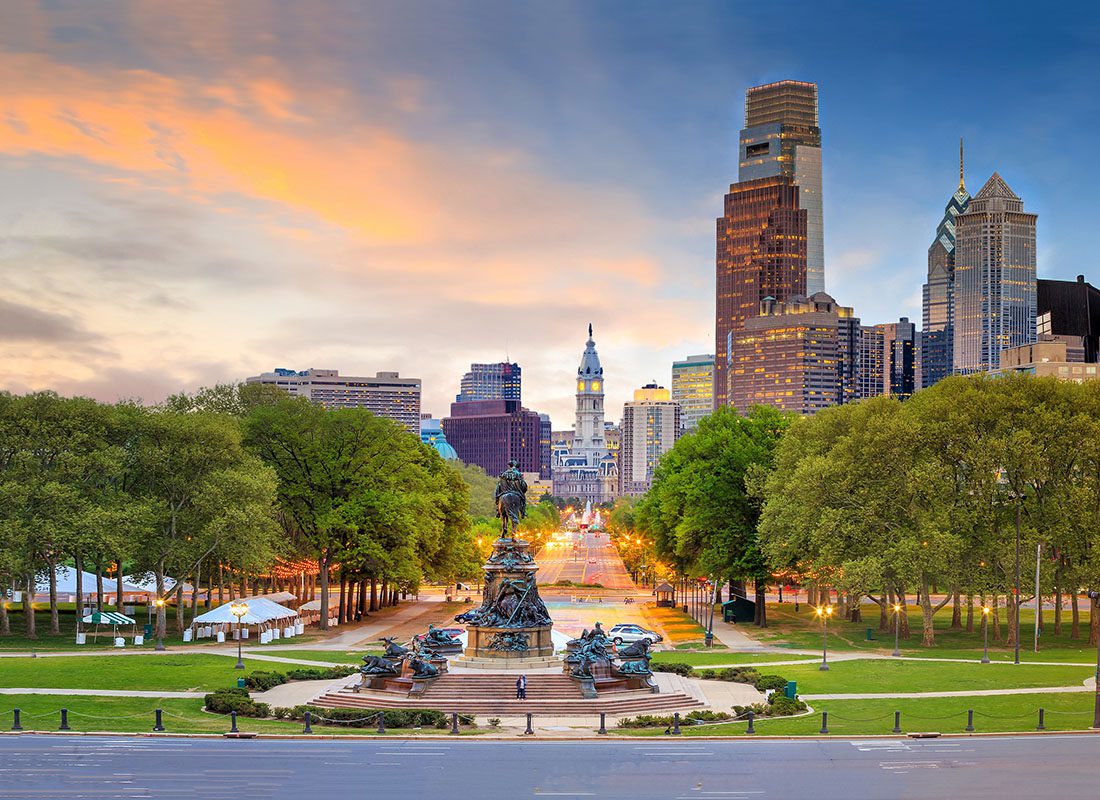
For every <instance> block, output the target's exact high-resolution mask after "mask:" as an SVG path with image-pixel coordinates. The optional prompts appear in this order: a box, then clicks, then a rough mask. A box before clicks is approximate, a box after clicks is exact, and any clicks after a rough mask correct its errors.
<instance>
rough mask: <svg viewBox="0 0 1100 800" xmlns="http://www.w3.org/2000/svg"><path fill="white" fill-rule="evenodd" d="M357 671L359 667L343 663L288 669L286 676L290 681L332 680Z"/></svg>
mask: <svg viewBox="0 0 1100 800" xmlns="http://www.w3.org/2000/svg"><path fill="white" fill-rule="evenodd" d="M358 671H359V668H358V667H356V666H354V665H352V664H343V665H341V666H338V667H303V668H301V669H292V670H288V671H287V673H286V677H287V680H291V681H334V680H336V679H337V678H346V677H347V676H348V675H354V674H355V673H356V672H358Z"/></svg>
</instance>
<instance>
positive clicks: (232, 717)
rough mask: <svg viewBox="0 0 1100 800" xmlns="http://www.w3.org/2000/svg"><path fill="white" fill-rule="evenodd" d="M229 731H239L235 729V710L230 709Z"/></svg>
mask: <svg viewBox="0 0 1100 800" xmlns="http://www.w3.org/2000/svg"><path fill="white" fill-rule="evenodd" d="M229 732H230V733H240V731H238V730H237V712H236V711H230V712H229Z"/></svg>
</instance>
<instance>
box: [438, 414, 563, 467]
mask: <svg viewBox="0 0 1100 800" xmlns="http://www.w3.org/2000/svg"><path fill="white" fill-rule="evenodd" d="M443 432H444V434H446V437H447V441H448V442H449V443H450V445H451V447H453V448H454V450H455V452H456V453H457V454H458V457H459V458H460V459H462V461H463V463H465V464H477V465H478V466H479V467H481V468H482V469H483V470H485V471H486V472H487V473H488V474H489V475H499V474H500V473H501V472H503V471H504V470H505V469H506V468H507V467H508V462H509V461H510V460H512V459H515V460H516V461H518V462H519V469H520V472H533V473H535V474H539V473H541V471H542V458H541V450H542V445H541V441H540V436H541V418H540V417H539V415H538V414H537V413H536V412H534V411H529V410H527V409H526V408H524V407H523V406H521V405H520V403H519V401H518V400H467V401H466V402H463V403H457V402H456V403H451V416H449V417H445V418H444V419H443Z"/></svg>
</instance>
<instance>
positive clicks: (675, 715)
mask: <svg viewBox="0 0 1100 800" xmlns="http://www.w3.org/2000/svg"><path fill="white" fill-rule="evenodd" d="M672 735H673V736H679V735H680V712H679V711H673V712H672Z"/></svg>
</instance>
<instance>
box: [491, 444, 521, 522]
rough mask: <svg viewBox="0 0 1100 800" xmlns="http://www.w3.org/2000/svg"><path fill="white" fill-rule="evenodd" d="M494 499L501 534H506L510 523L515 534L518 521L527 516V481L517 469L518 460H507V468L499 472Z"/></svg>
mask: <svg viewBox="0 0 1100 800" xmlns="http://www.w3.org/2000/svg"><path fill="white" fill-rule="evenodd" d="M494 499H495V500H496V502H497V516H498V517H500V521H501V534H500V535H501V536H502V537H503V536H506V535H507V534H508V523H509V522H510V523H511V528H512V536H513V537H514V536H515V532H516V528H517V527H518V526H519V521H520V520H521V519H522V518H523V517H525V516H527V481H525V480H524V479H523V473H521V472H520V471H519V462H518V461H515V460H512V461H509V462H508V469H506V470H504V472H502V473H500V480H499V482H498V483H497V490H496V494H495V495H494Z"/></svg>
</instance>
